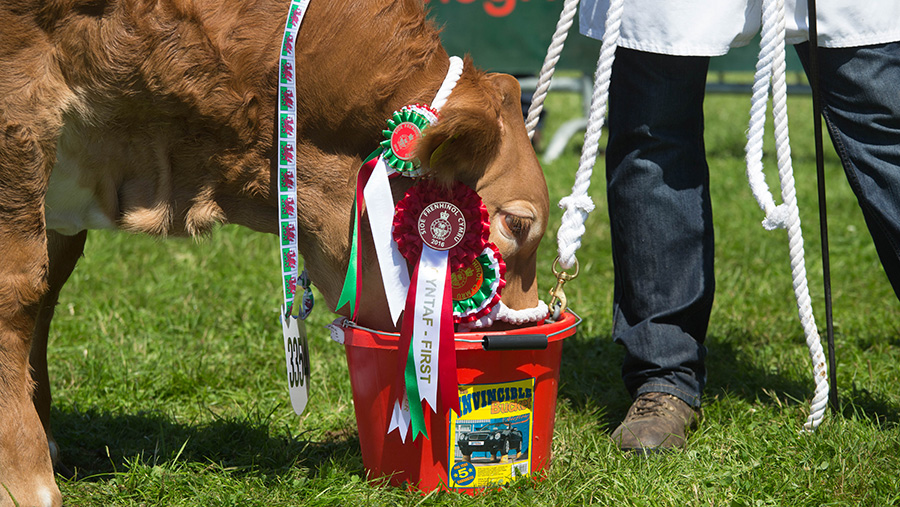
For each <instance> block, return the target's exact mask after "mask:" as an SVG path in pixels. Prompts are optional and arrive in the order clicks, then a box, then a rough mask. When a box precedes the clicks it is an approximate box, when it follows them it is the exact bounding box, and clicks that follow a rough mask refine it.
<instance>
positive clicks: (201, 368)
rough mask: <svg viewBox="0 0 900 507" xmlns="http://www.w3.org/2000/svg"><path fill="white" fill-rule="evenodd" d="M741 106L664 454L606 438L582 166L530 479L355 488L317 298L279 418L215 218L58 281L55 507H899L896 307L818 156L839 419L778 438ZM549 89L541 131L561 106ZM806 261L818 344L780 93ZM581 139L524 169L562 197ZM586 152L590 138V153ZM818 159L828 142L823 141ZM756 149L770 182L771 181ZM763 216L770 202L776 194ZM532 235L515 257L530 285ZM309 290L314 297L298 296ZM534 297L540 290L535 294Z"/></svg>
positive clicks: (717, 175) (724, 159) (95, 241)
mask: <svg viewBox="0 0 900 507" xmlns="http://www.w3.org/2000/svg"><path fill="white" fill-rule="evenodd" d="M749 103H750V100H749V97H748V96H746V95H711V96H709V97H708V99H707V101H706V115H707V136H706V142H707V149H708V152H709V164H710V172H711V177H712V187H711V191H712V195H713V200H714V202H713V207H714V214H715V221H716V222H715V225H716V239H717V255H716V273H717V278H718V292H717V298H716V302H715V307H714V311H713V317H712V322H711V325H710V330H709V339H708V342H707V345H708V347H709V358H708V368H709V383H708V387H707V391H706V395H705V399H704V403H705V406H704V410H705V417H704V420H703V422H702V423H701V426H700V429H699V430H698V431H697V432H696V433H695V434H694V435H693V436H692V437H691V439H690V440H689V442H688V446H687V448H686V449H684V450H682V451H677V452H673V453H671V454H668V455H664V456H655V457H652V458H650V459H636V458H635V457H632V456H628V455H622V454H621V453H619V452H618V451H617V450H616V449H615V447H614V446H613V445H612V443H611V442H610V440H609V436H608V435H609V433H610V432H611V431H612V429H613V428H614V427H615V425H616V424H618V421H619V420H620V419H621V417H622V416H623V415H624V413H625V410H626V409H627V407H628V405H629V403H630V400H629V399H628V396H627V394H626V393H625V391H624V388H623V387H622V383H621V380H620V378H619V371H620V367H621V364H620V361H621V357H622V351H621V350H620V348H619V347H618V346H617V345H615V344H613V343H612V340H611V338H610V334H611V313H612V310H611V306H612V283H613V274H612V261H611V258H610V246H609V226H608V218H607V213H606V208H605V202H606V199H605V193H604V181H605V180H604V174H603V167H604V164H603V160H602V157H601V159H600V160H599V161H598V164H597V168H596V170H595V174H594V178H593V180H594V184H593V186H592V190H591V195H592V197H593V199H594V202H595V203H596V204H597V206H598V208H597V211H595V212H594V213H593V214H592V215H591V216H590V217H589V219H588V221H587V224H586V227H587V234H586V235H585V237H584V240H583V246H582V248H581V250H580V251H579V252H578V259H579V261H580V264H581V274H580V276H579V277H578V278H577V279H576V280H574V281H572V282H569V284H568V285H566V294H567V296H568V299H569V302H570V304H571V306H572V307H573V309H574V310H575V311H577V312H578V313H579V314H580V315H581V316H582V317H583V318H584V322H583V323H582V325H581V326H580V329H579V332H578V334H577V335H576V336H574V337H572V338H569V339H567V340H566V343H565V346H564V349H563V359H562V362H563V364H562V369H561V382H560V396H559V402H558V406H557V414H556V432H555V435H554V441H553V459H554V461H553V464H552V467H551V469H550V472H549V475H548V477H547V478H546V479H545V480H543V481H533V480H530V479H524V480H520V481H518V482H516V483H514V484H513V485H510V486H508V487H505V488H502V489H500V490H497V491H492V492H490V493H489V494H486V495H483V496H480V497H475V498H471V497H464V496H460V495H458V494H447V493H431V494H428V495H420V494H416V493H408V492H406V491H405V490H403V489H397V488H383V487H378V486H375V485H373V484H370V483H369V482H368V481H367V479H366V471H365V469H364V468H363V465H362V457H361V454H360V447H359V440H358V436H357V431H356V419H355V416H354V412H353V400H352V394H351V391H350V383H349V378H348V375H347V366H346V360H345V358H344V351H343V347H341V346H339V345H337V344H335V343H333V342H332V341H331V340H330V339H329V333H328V331H327V330H326V329H325V328H324V325H325V324H327V323H329V322H330V321H331V320H332V319H333V318H334V316H333V315H332V314H331V313H330V312H328V310H327V309H326V308H325V306H324V304H323V303H322V299H321V298H320V297H317V301H318V302H319V305H318V307H317V308H316V310H315V311H314V312H313V315H312V317H311V318H310V319H309V320H308V321H307V329H308V332H309V335H310V336H309V338H310V347H311V349H312V380H313V383H312V389H311V393H310V404H309V406H308V407H307V410H306V413H305V414H304V415H303V416H302V417H297V416H295V415H294V414H293V411H292V410H291V407H290V401H289V398H288V393H287V389H286V386H285V378H284V377H285V372H284V359H283V355H282V354H283V349H282V339H281V335H280V331H279V323H278V314H277V310H278V304H279V298H280V292H279V286H278V282H279V280H278V274H279V271H278V250H277V246H276V243H277V238H276V237H274V236H265V235H260V234H256V233H252V232H250V231H248V230H244V229H239V228H235V227H230V226H229V227H223V228H221V229H219V230H217V231H215V232H214V233H213V234H212V236H211V237H209V238H205V239H202V240H199V241H194V240H178V239H176V240H167V241H159V240H155V239H150V238H146V237H138V236H131V235H127V234H114V233H107V232H92V233H91V234H90V235H89V238H88V244H87V248H86V252H85V257H84V258H83V259H82V260H81V261H80V263H79V266H78V268H77V269H76V270H75V273H74V275H73V276H72V279H71V281H70V282H69V284H68V285H67V286H66V287H65V289H64V290H63V294H62V297H61V302H60V305H59V307H58V309H57V317H56V320H55V321H54V324H53V331H52V336H51V340H50V353H49V355H50V364H51V370H50V374H51V379H52V383H53V390H54V409H53V412H52V417H53V425H54V434H55V436H56V438H57V440H58V442H59V444H60V447H61V456H62V459H63V461H64V463H65V464H66V465H67V466H68V468H69V469H70V470H71V471H72V472H74V473H75V474H76V475H75V478H74V479H72V480H65V479H62V478H60V479H59V480H60V484H61V487H62V491H63V494H64V496H65V498H66V499H67V504H69V505H79V506H98V507H99V506H118V505H123V506H124V505H128V506H131V505H134V506H141V505H147V506H156V505H166V506H181V505H184V506H195V505H196V506H235V505H240V506H256V505H259V506H278V505H284V506H288V505H304V506H318V505H335V506H337V505H340V506H347V505H385V506H387V505H390V506H393V505H408V506H417V505H454V506H455V505H489V506H501V505H502V506H506V505H548V506H568V505H572V506H575V505H584V504H597V505H647V506H684V505H733V506H762V505H766V506H768V505H772V506H781V505H790V506H798V505H873V506H881V505H891V504H894V503H897V502H900V479H898V474H897V470H898V469H900V428H898V422H900V387H898V385H900V382H898V375H900V373H898V372H900V369H898V367H897V365H898V364H900V303H898V301H897V300H896V298H895V297H894V294H893V292H892V291H891V289H890V287H889V285H888V283H887V280H886V278H885V276H884V274H883V272H882V271H881V267H880V265H879V263H878V259H877V256H876V254H875V250H874V247H873V246H872V241H871V239H870V238H869V236H868V232H867V230H866V227H865V224H864V223H863V220H862V216H861V214H860V212H859V210H858V208H857V205H856V202H855V198H854V197H853V195H852V193H851V192H850V190H849V187H848V185H847V183H846V180H845V178H844V176H843V173H842V171H841V169H840V165H839V163H838V161H837V158H836V157H835V156H834V154H833V152H831V151H829V152H828V156H827V159H826V172H827V179H828V181H827V185H828V210H829V223H830V233H831V234H830V239H831V253H832V256H831V263H832V276H833V287H834V316H835V327H836V338H837V356H838V361H839V363H838V365H839V366H838V377H839V385H838V387H839V389H840V393H841V399H842V402H843V414H842V415H840V416H837V417H836V416H834V415H832V414H831V413H829V414H828V415H827V416H826V420H825V422H824V423H823V424H822V425H821V427H820V428H819V430H818V431H817V432H816V433H814V434H803V433H801V432H800V429H801V426H802V424H803V422H804V421H805V420H806V416H807V412H808V410H809V408H808V401H809V399H810V397H811V395H812V392H813V383H812V378H811V371H812V370H811V365H810V363H809V358H808V352H807V349H806V345H805V343H804V338H803V332H802V328H801V327H800V324H799V323H798V321H797V315H796V313H797V312H796V306H795V303H794V300H793V292H792V288H791V280H790V271H789V269H790V268H789V259H788V251H787V236H786V234H785V232H784V231H780V230H779V231H772V232H769V231H765V230H764V229H763V228H762V227H761V226H760V221H761V220H762V218H763V214H762V212H761V211H760V210H759V208H758V207H757V205H756V202H755V201H754V200H753V198H752V196H751V194H750V190H749V187H748V185H747V182H746V177H745V170H744V162H743V145H744V135H745V130H746V123H747V119H748V118H749V114H748V110H749ZM580 108H581V106H580V104H579V103H578V96H576V95H569V94H563V93H559V94H555V93H552V94H551V95H550V97H549V98H548V100H547V103H546V109H547V127H546V130H545V132H544V139H545V140H547V139H549V137H550V135H552V133H553V132H554V130H555V129H556V128H557V127H558V126H559V125H560V124H562V122H564V121H566V120H569V119H571V118H573V117H575V116H577V115H578V114H579V111H580V110H581V109H580ZM789 115H790V119H791V127H792V130H791V137H792V151H793V155H794V167H795V170H796V178H797V186H798V194H799V204H800V209H801V219H802V224H803V232H804V238H805V244H806V248H807V251H806V254H807V263H806V267H807V270H808V271H809V276H810V290H811V293H812V297H813V305H814V309H815V311H816V318H817V322H818V323H819V325H820V329H821V330H822V331H821V332H822V334H823V335H824V322H825V320H824V304H823V295H822V282H821V276H822V275H821V274H822V268H821V255H820V253H819V248H818V245H819V236H818V214H817V211H816V201H815V192H816V190H815V189H816V182H815V164H814V152H813V143H812V135H811V123H812V113H811V110H810V105H809V97H808V96H792V97H791V98H790V99H789ZM580 144H581V140H580V139H574V140H572V141H571V142H570V144H569V146H568V148H567V150H566V152H565V154H564V155H563V156H562V157H560V158H559V159H558V160H557V161H555V162H554V163H553V164H548V165H545V167H544V169H545V172H546V176H547V183H548V185H549V188H550V196H551V200H552V201H553V202H557V201H558V200H559V199H560V198H561V197H563V196H565V195H567V194H568V193H569V191H570V189H571V185H572V181H573V178H574V172H575V170H576V168H577V165H578V156H579V153H578V150H579V149H580ZM603 144H604V145H605V140H604V141H603ZM826 145H827V148H828V150H831V148H830V145H829V144H828V143H826ZM772 153H773V147H772V143H771V140H770V141H769V144H768V146H767V155H766V165H767V172H769V174H770V181H769V184H770V187H772V188H773V189H775V188H777V179H776V172H775V169H774V159H773V157H772ZM776 201H779V202H780V198H776ZM552 208H553V215H552V220H551V223H550V226H549V230H548V233H547V237H546V238H545V240H544V242H543V244H542V247H541V251H540V259H539V270H538V273H539V282H540V285H541V291H542V293H546V291H547V290H548V289H549V288H550V287H552V285H553V283H554V281H555V280H554V279H553V276H552V274H551V264H552V262H553V259H554V258H555V256H556V239H555V236H556V230H557V228H558V227H559V220H560V216H561V210H558V209H556V207H555V206H554V207H552ZM317 296H318V294H317ZM544 297H545V299H546V296H544Z"/></svg>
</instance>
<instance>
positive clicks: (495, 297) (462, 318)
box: [450, 243, 506, 323]
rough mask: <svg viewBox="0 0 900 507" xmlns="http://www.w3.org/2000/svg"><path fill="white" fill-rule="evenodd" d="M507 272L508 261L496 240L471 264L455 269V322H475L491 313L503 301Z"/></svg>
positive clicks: (452, 281) (452, 276)
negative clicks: (498, 248)
mask: <svg viewBox="0 0 900 507" xmlns="http://www.w3.org/2000/svg"><path fill="white" fill-rule="evenodd" d="M505 275H506V263H505V262H503V257H501V256H500V252H499V251H498V250H497V247H496V245H494V244H493V243H488V244H487V246H486V247H485V248H484V251H483V252H482V254H481V255H479V256H478V257H477V258H475V260H474V261H472V263H471V264H469V265H468V266H465V267H462V268H460V269H457V270H456V271H454V272H453V273H451V274H450V283H451V287H452V291H453V292H452V295H453V320H454V322H456V323H463V322H472V321H473V320H478V319H479V318H481V317H483V316H484V315H487V314H488V313H490V311H491V309H492V308H493V307H494V305H496V304H497V303H499V302H500V293H501V291H502V290H503V287H505V286H506V280H505V279H504V278H503V277H504V276H505Z"/></svg>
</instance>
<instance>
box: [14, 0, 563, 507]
mask: <svg viewBox="0 0 900 507" xmlns="http://www.w3.org/2000/svg"><path fill="white" fill-rule="evenodd" d="M288 5H289V3H288V2H287V1H286V0H0V413H2V418H0V485H2V486H3V488H2V489H0V497H2V498H0V505H10V504H11V503H12V498H14V499H15V501H16V502H18V504H19V505H59V504H60V503H61V499H60V494H59V489H58V488H57V486H56V484H55V482H54V479H53V472H52V464H51V453H50V452H49V451H48V440H49V443H50V448H53V449H54V450H55V444H54V443H53V439H52V436H51V433H50V426H49V420H48V419H49V407H50V391H49V383H48V378H47V366H46V343H47V332H48V328H49V324H50V319H51V317H52V315H53V308H54V306H55V304H56V301H57V297H58V294H59V290H60V288H61V287H62V285H63V284H64V283H65V281H66V279H67V278H68V277H69V274H70V273H71V271H72V269H73V268H74V267H75V263H76V260H77V258H78V257H79V256H80V255H81V253H82V249H83V246H84V241H85V238H86V232H85V231H86V230H87V229H90V228H102V227H108V228H118V229H123V230H127V231H133V232H143V233H148V234H154V235H161V236H165V235H183V234H187V235H198V234H204V233H207V232H208V231H210V230H211V229H212V228H213V227H214V226H215V225H216V224H219V223H238V224H242V225H245V226H247V227H250V228H252V229H254V230H257V231H262V232H269V233H277V219H276V216H277V203H276V194H277V189H276V186H275V178H274V177H273V174H275V169H273V167H274V162H273V161H274V158H275V149H274V147H273V137H274V132H275V125H274V123H275V121H274V120H275V108H276V90H277V79H278V75H277V61H278V54H279V49H280V45H281V38H282V32H283V27H284V22H285V19H286V15H287V9H288ZM296 54H297V65H296V72H297V110H298V124H297V137H298V149H297V152H298V173H299V176H298V180H299V183H298V187H299V188H298V190H297V197H298V199H297V200H298V203H299V206H298V214H299V219H298V232H299V241H300V250H301V253H302V255H303V257H304V259H305V263H306V267H307V268H308V269H309V272H310V275H311V278H312V280H313V282H314V283H315V284H316V286H317V287H318V288H319V289H320V291H321V292H322V294H323V295H324V297H325V300H326V302H327V303H328V305H329V306H330V307H331V308H332V309H333V308H334V305H335V303H336V302H337V298H338V294H339V292H340V288H341V284H342V282H343V274H344V273H345V270H346V269H347V258H348V251H349V236H350V224H351V222H350V220H351V214H352V213H351V207H352V199H353V192H354V187H355V175H356V171H357V169H358V168H359V166H360V164H361V162H362V160H363V159H364V158H365V157H366V156H367V155H368V154H369V153H370V152H371V151H372V150H373V149H374V148H376V147H377V145H378V142H379V140H380V139H381V135H382V134H381V130H382V128H383V127H384V122H385V120H386V119H387V118H389V117H390V115H391V113H392V112H393V111H395V110H397V109H399V108H400V107H402V106H404V105H406V104H413V103H428V102H430V101H431V100H432V98H433V97H434V94H435V92H436V91H437V89H438V88H439V86H440V85H441V82H442V81H443V79H444V76H445V74H446V72H447V68H448V65H449V64H448V55H447V54H446V52H445V51H444V49H443V48H442V47H441V45H440V40H439V36H438V32H437V31H436V29H435V28H434V27H433V26H432V25H431V24H430V23H429V22H427V21H426V19H425V15H424V10H423V6H422V4H421V2H420V1H415V0H405V1H394V0H381V1H366V2H354V1H334V0H331V1H321V0H313V1H312V3H311V5H310V8H309V11H308V13H307V15H306V19H305V20H304V22H303V26H302V28H301V29H300V33H299V36H298V38H297V42H296ZM427 133H428V135H427V136H426V138H425V139H426V141H425V142H422V143H420V145H419V147H418V154H419V158H420V159H421V160H424V161H430V164H431V166H432V174H435V175H436V176H435V177H436V178H439V179H441V180H444V181H451V180H458V181H462V182H463V183H465V184H467V185H469V186H470V187H471V188H473V189H475V190H476V191H477V192H478V193H479V194H480V195H481V197H482V199H483V200H484V202H485V204H486V206H487V208H488V211H489V213H490V215H491V241H493V242H494V243H496V244H497V246H498V247H499V249H500V251H501V253H502V254H503V256H504V258H505V260H506V263H507V269H508V271H507V287H506V289H505V292H504V302H505V303H506V304H507V305H508V306H509V307H510V308H513V309H522V308H531V307H534V306H535V305H536V304H537V302H538V299H537V287H536V283H535V255H536V249H537V246H538V243H539V241H540V239H541V237H542V235H543V233H544V229H545V226H546V222H547V214H548V197H547V190H546V185H545V183H544V180H543V175H542V173H541V169H540V167H539V165H538V162H537V160H536V157H535V155H534V152H533V151H532V150H531V147H530V143H529V141H528V138H527V136H526V134H525V129H524V124H523V121H522V114H521V112H520V106H519V88H518V85H517V84H516V81H515V80H514V79H512V78H511V77H509V76H505V75H494V74H484V73H481V72H479V71H477V70H476V69H474V68H473V67H472V65H471V63H470V62H468V61H467V62H466V65H465V68H464V71H463V75H462V77H461V79H460V81H459V84H458V85H457V86H456V88H455V89H454V91H453V93H452V94H451V96H450V98H449V101H448V103H447V104H446V105H445V106H444V109H443V110H442V115H441V120H440V121H439V122H438V123H437V124H436V125H434V126H433V127H431V128H429V129H428V131H427ZM438 147H440V150H439V151H437V152H435V150H436V149H437V148H438ZM435 153H438V154H437V155H434V154H435ZM432 155H434V156H432ZM393 185H394V188H393V192H394V194H395V198H399V197H400V196H402V193H403V192H404V191H405V189H406V188H408V186H409V185H410V182H409V180H407V179H401V181H396V182H394V184H393ZM45 202H46V208H45ZM365 248H366V251H365V256H364V258H366V259H369V262H373V261H372V260H371V259H373V257H374V255H372V247H371V245H367V246H366V247H365ZM377 272H378V270H377V269H366V270H364V273H366V275H365V279H364V285H363V286H364V287H366V288H376V289H379V290H373V291H372V293H371V295H369V294H367V296H366V298H365V301H366V304H364V305H363V306H362V308H361V311H360V317H359V320H360V322H361V323H363V324H365V325H367V326H371V327H376V328H382V329H390V328H391V327H392V324H391V323H390V322H389V320H388V319H387V313H388V312H386V311H385V310H384V308H385V300H384V296H383V294H382V291H381V290H380V287H381V282H380V280H379V279H378V277H377ZM373 273H374V274H373ZM29 361H30V365H31V367H30V368H29ZM54 457H55V456H54Z"/></svg>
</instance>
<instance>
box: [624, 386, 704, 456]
mask: <svg viewBox="0 0 900 507" xmlns="http://www.w3.org/2000/svg"><path fill="white" fill-rule="evenodd" d="M699 421H700V414H699V410H698V409H694V408H692V407H691V406H690V405H688V404H687V403H685V402H683V401H681V400H680V399H678V398H676V397H675V396H672V395H671V394H666V393H644V394H641V395H640V396H638V397H637V399H636V400H634V403H632V404H631V408H629V409H628V414H626V415H625V420H624V421H622V424H620V425H619V427H618V428H616V430H615V431H613V433H612V439H613V442H615V443H616V445H618V446H619V449H622V450H623V451H637V450H640V451H643V452H645V453H652V452H658V451H664V450H668V449H673V448H676V447H684V440H685V437H686V436H687V432H688V430H691V429H694V428H696V427H697V423H698V422H699Z"/></svg>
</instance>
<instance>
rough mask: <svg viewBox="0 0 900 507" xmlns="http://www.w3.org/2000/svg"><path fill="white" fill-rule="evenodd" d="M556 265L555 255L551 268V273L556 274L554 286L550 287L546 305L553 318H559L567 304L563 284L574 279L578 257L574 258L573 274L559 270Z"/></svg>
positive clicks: (557, 262)
mask: <svg viewBox="0 0 900 507" xmlns="http://www.w3.org/2000/svg"><path fill="white" fill-rule="evenodd" d="M558 267H559V257H556V260H554V261H553V266H552V268H551V269H552V270H553V274H554V275H555V276H556V286H554V287H553V288H552V289H550V304H549V305H548V306H549V307H550V312H551V314H552V315H553V319H554V320H559V316H560V315H562V314H563V313H564V312H565V311H566V308H568V306H569V303H568V299H566V293H565V292H564V291H563V285H565V284H566V282H568V281H569V280H574V279H575V277H577V276H578V270H579V266H578V259H575V273H573V274H569V273H567V272H565V271H561V270H559V269H557V268H558Z"/></svg>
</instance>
